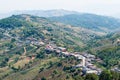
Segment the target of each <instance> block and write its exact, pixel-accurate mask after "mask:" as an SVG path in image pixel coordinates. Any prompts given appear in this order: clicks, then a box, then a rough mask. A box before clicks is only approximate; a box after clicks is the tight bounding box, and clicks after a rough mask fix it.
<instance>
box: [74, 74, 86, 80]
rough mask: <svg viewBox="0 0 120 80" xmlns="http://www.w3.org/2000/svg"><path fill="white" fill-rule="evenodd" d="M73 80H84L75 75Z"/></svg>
mask: <svg viewBox="0 0 120 80" xmlns="http://www.w3.org/2000/svg"><path fill="white" fill-rule="evenodd" d="M74 80H84V79H83V78H82V77H81V76H78V75H77V76H75V77H74Z"/></svg>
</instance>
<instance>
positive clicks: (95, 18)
mask: <svg viewBox="0 0 120 80" xmlns="http://www.w3.org/2000/svg"><path fill="white" fill-rule="evenodd" d="M20 14H29V15H33V16H39V17H47V18H49V19H50V20H51V21H55V22H61V23H64V24H70V25H72V26H77V27H83V28H87V29H91V30H94V31H98V32H105V33H106V32H114V31H116V30H119V28H120V19H116V18H113V17H108V16H101V15H96V14H88V13H79V12H76V11H67V10H63V9H60V10H30V11H29V10H25V11H13V12H10V13H6V14H0V18H5V17H9V16H11V15H20Z"/></svg>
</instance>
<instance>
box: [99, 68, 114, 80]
mask: <svg viewBox="0 0 120 80" xmlns="http://www.w3.org/2000/svg"><path fill="white" fill-rule="evenodd" d="M99 80H112V75H111V73H110V71H107V70H105V71H102V73H101V74H100V77H99Z"/></svg>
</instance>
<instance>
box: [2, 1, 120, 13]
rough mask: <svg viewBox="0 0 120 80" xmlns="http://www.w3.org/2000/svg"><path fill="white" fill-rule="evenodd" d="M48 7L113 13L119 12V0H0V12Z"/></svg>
mask: <svg viewBox="0 0 120 80" xmlns="http://www.w3.org/2000/svg"><path fill="white" fill-rule="evenodd" d="M48 9H66V10H73V11H79V12H89V13H97V14H107V15H112V14H114V15H115V14H119V13H120V0H0V13H3V12H9V11H13V10H48Z"/></svg>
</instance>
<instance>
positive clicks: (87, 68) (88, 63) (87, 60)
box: [45, 44, 102, 75]
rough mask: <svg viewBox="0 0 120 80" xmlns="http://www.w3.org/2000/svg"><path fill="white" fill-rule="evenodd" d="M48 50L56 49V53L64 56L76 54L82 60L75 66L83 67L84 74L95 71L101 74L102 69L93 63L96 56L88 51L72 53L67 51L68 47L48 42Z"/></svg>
mask: <svg viewBox="0 0 120 80" xmlns="http://www.w3.org/2000/svg"><path fill="white" fill-rule="evenodd" d="M45 50H46V51H55V52H56V53H58V54H60V55H63V56H64V57H69V56H74V57H75V58H76V59H77V60H81V62H80V64H77V65H74V66H73V68H81V69H82V72H83V74H86V73H95V74H98V75H99V74H100V73H101V71H102V70H101V69H100V68H98V67H96V66H95V65H94V64H92V62H93V61H95V60H96V57H95V56H94V55H92V54H88V53H78V52H76V53H70V52H67V50H66V48H63V47H57V46H55V45H51V44H48V45H46V48H45Z"/></svg>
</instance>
